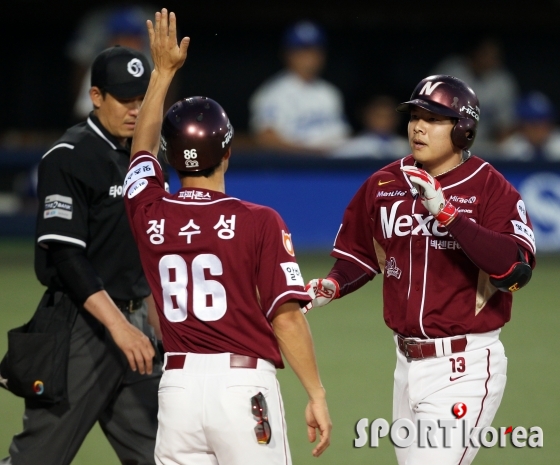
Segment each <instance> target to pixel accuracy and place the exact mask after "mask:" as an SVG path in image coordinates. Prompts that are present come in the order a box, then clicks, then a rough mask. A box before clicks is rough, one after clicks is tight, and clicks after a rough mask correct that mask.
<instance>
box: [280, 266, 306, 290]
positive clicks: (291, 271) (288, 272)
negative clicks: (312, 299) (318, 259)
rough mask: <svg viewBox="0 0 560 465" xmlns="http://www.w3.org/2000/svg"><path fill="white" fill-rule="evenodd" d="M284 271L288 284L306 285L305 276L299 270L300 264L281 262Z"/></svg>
mask: <svg viewBox="0 0 560 465" xmlns="http://www.w3.org/2000/svg"><path fill="white" fill-rule="evenodd" d="M280 266H281V267H282V271H284V275H285V276H286V284H287V285H288V286H304V285H305V284H304V282H303V276H302V275H301V272H300V271H299V265H298V264H297V263H294V262H287V263H280Z"/></svg>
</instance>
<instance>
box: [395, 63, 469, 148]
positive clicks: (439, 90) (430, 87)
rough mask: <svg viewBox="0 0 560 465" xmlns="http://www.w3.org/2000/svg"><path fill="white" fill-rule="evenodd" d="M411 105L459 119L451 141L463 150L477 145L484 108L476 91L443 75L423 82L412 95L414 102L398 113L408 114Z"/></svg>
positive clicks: (452, 131) (406, 103) (459, 81)
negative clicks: (475, 140)
mask: <svg viewBox="0 0 560 465" xmlns="http://www.w3.org/2000/svg"><path fill="white" fill-rule="evenodd" d="M411 105H416V106H418V107H421V108H424V109H425V110H429V111H431V112H433V113H436V114H438V115H443V116H449V117H450V118H457V123H455V126H454V127H453V129H452V130H451V141H452V142H453V144H454V145H456V146H457V147H459V148H461V149H463V150H466V149H468V148H470V147H471V145H472V144H473V142H474V138H475V136H476V127H477V125H478V120H479V118H480V107H479V104H478V98H477V96H476V94H475V93H474V91H473V90H472V89H471V88H470V87H469V86H468V85H467V84H465V83H464V82H463V81H461V80H460V79H457V78H456V77H453V76H445V75H442V74H436V75H434V76H429V77H427V78H424V79H422V80H421V81H420V83H419V84H418V85H417V86H416V88H415V89H414V92H412V95H411V96H410V100H409V101H407V102H403V103H401V104H400V105H399V106H397V111H400V112H405V113H408V112H410V106H411Z"/></svg>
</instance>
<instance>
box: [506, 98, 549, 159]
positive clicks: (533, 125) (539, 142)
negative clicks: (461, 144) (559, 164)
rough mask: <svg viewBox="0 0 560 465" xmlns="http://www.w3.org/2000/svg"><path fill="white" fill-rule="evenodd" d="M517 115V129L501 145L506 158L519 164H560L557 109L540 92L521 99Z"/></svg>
mask: <svg viewBox="0 0 560 465" xmlns="http://www.w3.org/2000/svg"><path fill="white" fill-rule="evenodd" d="M515 115H516V118H517V129H516V131H515V132H514V133H513V134H511V135H510V136H509V137H508V138H506V139H505V140H504V141H503V142H502V143H501V144H500V154H501V157H502V158H503V159H508V160H518V161H560V130H559V129H558V127H557V126H556V124H555V123H556V110H555V108H554V106H553V104H552V102H551V101H550V99H549V98H548V97H547V96H546V95H544V94H543V93H541V92H536V91H533V92H529V93H528V94H526V95H524V96H523V97H522V98H520V99H519V100H518V102H517V105H516V111H515Z"/></svg>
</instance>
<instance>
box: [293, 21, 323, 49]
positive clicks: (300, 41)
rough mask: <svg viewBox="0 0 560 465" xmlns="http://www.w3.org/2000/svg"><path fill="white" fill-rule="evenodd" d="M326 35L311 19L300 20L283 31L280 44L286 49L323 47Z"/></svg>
mask: <svg viewBox="0 0 560 465" xmlns="http://www.w3.org/2000/svg"><path fill="white" fill-rule="evenodd" d="M326 45H327V36H326V34H325V31H324V30H323V29H322V28H321V27H320V26H319V25H318V24H315V23H313V22H311V21H300V22H298V23H295V24H293V25H292V26H290V27H289V28H288V29H286V31H285V32H284V37H283V38H282V46H283V47H284V48H286V49H293V48H304V47H320V48H322V47H325V46H326Z"/></svg>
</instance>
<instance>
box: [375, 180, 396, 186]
mask: <svg viewBox="0 0 560 465" xmlns="http://www.w3.org/2000/svg"><path fill="white" fill-rule="evenodd" d="M393 181H394V179H391V180H390V181H379V182H378V183H377V185H378V186H383V185H384V184H389V183H390V182H393Z"/></svg>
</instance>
